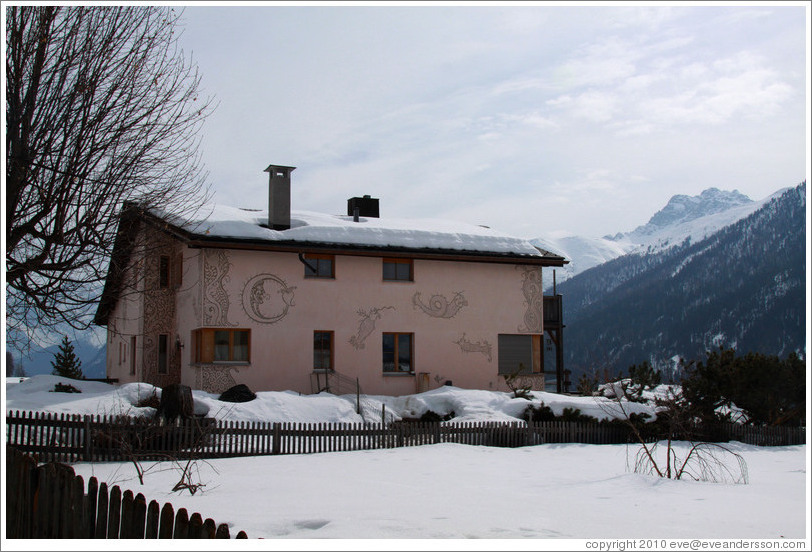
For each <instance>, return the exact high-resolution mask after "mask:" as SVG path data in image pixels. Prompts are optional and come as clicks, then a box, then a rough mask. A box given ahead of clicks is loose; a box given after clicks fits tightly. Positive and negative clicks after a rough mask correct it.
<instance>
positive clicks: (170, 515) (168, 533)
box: [158, 502, 175, 539]
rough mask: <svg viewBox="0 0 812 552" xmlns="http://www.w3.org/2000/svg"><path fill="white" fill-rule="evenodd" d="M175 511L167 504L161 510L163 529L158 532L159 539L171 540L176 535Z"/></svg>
mask: <svg viewBox="0 0 812 552" xmlns="http://www.w3.org/2000/svg"><path fill="white" fill-rule="evenodd" d="M174 526H175V510H174V508H173V507H172V504H170V503H169V502H167V503H166V504H164V507H163V508H161V528H160V530H159V531H158V538H159V539H171V538H172V536H173V535H174Z"/></svg>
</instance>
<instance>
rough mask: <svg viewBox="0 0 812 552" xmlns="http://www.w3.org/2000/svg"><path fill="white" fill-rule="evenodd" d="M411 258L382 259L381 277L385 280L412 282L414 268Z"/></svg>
mask: <svg viewBox="0 0 812 552" xmlns="http://www.w3.org/2000/svg"><path fill="white" fill-rule="evenodd" d="M412 267H413V264H412V260H411V259H384V260H383V279H384V280H385V281H387V282H412V281H414V270H413V268H412Z"/></svg>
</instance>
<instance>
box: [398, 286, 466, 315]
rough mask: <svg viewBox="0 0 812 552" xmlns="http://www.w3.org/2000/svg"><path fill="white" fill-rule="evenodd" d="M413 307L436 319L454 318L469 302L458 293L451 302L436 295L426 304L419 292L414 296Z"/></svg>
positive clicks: (442, 296)
mask: <svg viewBox="0 0 812 552" xmlns="http://www.w3.org/2000/svg"><path fill="white" fill-rule="evenodd" d="M412 305H413V306H414V307H415V308H420V310H422V311H423V312H425V313H426V314H428V315H429V316H433V317H434V318H453V317H454V316H455V315H456V314H457V313H458V312H459V311H460V309H461V308H463V307H465V306H467V305H468V300H467V299H466V298H465V296H464V295H463V294H462V292H461V291H458V292H457V293H455V294H454V297H452V298H451V300H450V301H449V300H448V298H446V297H445V296H444V295H440V294H436V295H432V296H431V297H430V298H429V301H428V303H424V302H423V301H422V299H421V297H420V292H419V291H418V292H416V293H415V294H414V295H413V296H412Z"/></svg>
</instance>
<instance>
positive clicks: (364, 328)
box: [348, 307, 395, 349]
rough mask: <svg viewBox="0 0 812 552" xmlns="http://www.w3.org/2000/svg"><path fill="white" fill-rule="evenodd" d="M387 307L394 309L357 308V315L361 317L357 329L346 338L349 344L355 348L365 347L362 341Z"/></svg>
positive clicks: (372, 329)
mask: <svg viewBox="0 0 812 552" xmlns="http://www.w3.org/2000/svg"><path fill="white" fill-rule="evenodd" d="M387 309H392V310H395V307H371V308H370V309H369V310H368V311H365V310H364V309H358V316H359V317H360V318H361V319H360V320H359V321H358V331H357V332H356V333H355V335H353V336H351V337H350V339H349V340H348V341H349V343H350V345H352V346H353V347H355V348H356V349H363V348H364V347H366V345H365V344H364V342H365V341H366V339H367V337H369V334H371V333H372V332H373V331H375V321H376V320H380V319H381V316H382V315H383V311H385V310H387Z"/></svg>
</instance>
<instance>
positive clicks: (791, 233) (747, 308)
mask: <svg viewBox="0 0 812 552" xmlns="http://www.w3.org/2000/svg"><path fill="white" fill-rule="evenodd" d="M805 211H806V184H805V183H802V184H800V185H799V186H797V187H795V188H792V189H790V190H788V191H786V192H785V193H783V194H782V195H780V196H778V197H776V198H775V199H773V200H772V201H770V202H769V203H767V204H766V205H765V206H764V207H762V208H761V209H759V210H758V211H756V212H754V213H753V214H752V215H750V216H748V217H746V218H744V219H742V220H740V221H738V222H737V223H735V224H732V225H730V226H727V227H725V228H723V229H721V230H720V231H718V232H716V233H714V234H713V235H711V236H709V237H708V238H706V239H704V240H702V241H699V242H697V243H690V242H689V241H686V242H683V243H682V244H680V245H677V246H674V247H672V248H670V249H667V250H665V251H662V252H659V253H655V254H630V255H626V256H623V257H619V258H617V259H614V260H612V261H610V262H608V263H605V264H603V265H600V266H597V267H595V268H593V269H591V270H588V271H586V272H583V273H581V274H579V275H577V276H575V277H573V278H572V279H570V280H567V281H566V282H564V283H562V284H561V285H559V286H558V292H559V293H560V294H562V295H563V296H564V309H565V310H564V317H565V318H564V320H565V323H566V324H567V328H566V330H565V333H564V336H565V339H564V341H565V363H566V366H565V367H566V368H567V369H570V370H572V372H573V377H574V378H575V379H574V381H577V377H578V375H579V374H581V373H587V374H603V372H604V370H609V371H610V373H613V374H614V373H617V372H618V371H620V370H623V371H625V370H626V369H627V368H628V367H629V366H630V365H631V364H639V363H641V362H643V361H648V362H650V363H652V364H653V365H654V366H655V367H657V368H659V369H664V370H665V372H664V375H665V376H666V377H668V376H669V375H670V373H671V370H672V369H673V366H674V364H675V359H676V357H682V358H684V359H699V358H703V357H704V354H705V351H707V350H712V349H716V348H718V347H720V346H724V347H732V348H735V349H736V350H737V351H739V352H741V353H746V352H749V351H753V352H760V353H764V354H769V355H779V356H782V357H783V356H786V355H787V354H788V353H790V352H791V351H796V352H800V353H805V350H804V346H805V325H806V319H805V306H806V295H805V293H806V272H805V267H806V246H805V236H806V221H805Z"/></svg>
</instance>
